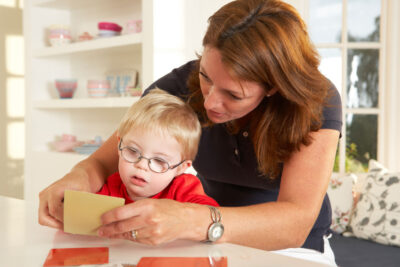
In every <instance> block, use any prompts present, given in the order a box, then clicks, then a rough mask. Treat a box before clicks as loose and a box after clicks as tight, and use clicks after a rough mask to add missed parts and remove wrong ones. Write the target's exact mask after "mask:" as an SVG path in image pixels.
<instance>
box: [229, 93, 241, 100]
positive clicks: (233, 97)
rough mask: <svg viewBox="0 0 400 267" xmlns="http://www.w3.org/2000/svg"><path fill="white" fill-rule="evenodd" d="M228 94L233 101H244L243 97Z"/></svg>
mask: <svg viewBox="0 0 400 267" xmlns="http://www.w3.org/2000/svg"><path fill="white" fill-rule="evenodd" d="M228 94H229V96H230V97H231V98H232V99H234V100H242V98H241V97H238V96H236V95H234V94H231V93H228Z"/></svg>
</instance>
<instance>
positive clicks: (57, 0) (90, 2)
mask: <svg viewBox="0 0 400 267" xmlns="http://www.w3.org/2000/svg"><path fill="white" fill-rule="evenodd" d="M110 2H113V1H110V0H84V1H82V0H34V1H33V5H34V6H37V7H45V8H54V9H66V10H70V9H82V8H87V7H93V6H99V5H102V6H104V5H106V4H109V3H110Z"/></svg>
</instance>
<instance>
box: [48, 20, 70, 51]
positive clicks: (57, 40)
mask: <svg viewBox="0 0 400 267" xmlns="http://www.w3.org/2000/svg"><path fill="white" fill-rule="evenodd" d="M48 31H49V32H48V38H49V42H50V45H51V46H61V45H65V44H69V43H71V41H72V37H71V31H70V29H69V26H66V25H59V24H54V25H51V26H50V27H49V29H48Z"/></svg>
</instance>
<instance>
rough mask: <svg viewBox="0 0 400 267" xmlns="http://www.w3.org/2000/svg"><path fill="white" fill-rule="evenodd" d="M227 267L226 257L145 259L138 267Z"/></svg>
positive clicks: (140, 261) (141, 260)
mask: <svg viewBox="0 0 400 267" xmlns="http://www.w3.org/2000/svg"><path fill="white" fill-rule="evenodd" d="M176 266H185V267H210V266H215V267H227V266H228V259H227V258H226V257H219V258H209V257H143V258H141V259H140V260H139V263H138V265H137V267H176Z"/></svg>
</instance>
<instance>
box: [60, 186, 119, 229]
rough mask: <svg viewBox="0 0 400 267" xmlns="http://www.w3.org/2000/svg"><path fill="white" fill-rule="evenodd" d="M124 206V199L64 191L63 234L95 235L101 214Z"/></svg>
mask: <svg viewBox="0 0 400 267" xmlns="http://www.w3.org/2000/svg"><path fill="white" fill-rule="evenodd" d="M124 204H125V199H123V198H119V197H110V196H104V195H97V194H93V193H88V192H81V191H72V190H65V192H64V232H66V233H71V234H81V235H97V229H98V228H99V227H100V226H101V220H100V217H101V215H102V214H103V213H105V212H107V211H109V210H112V209H114V208H117V207H121V206H123V205H124Z"/></svg>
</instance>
